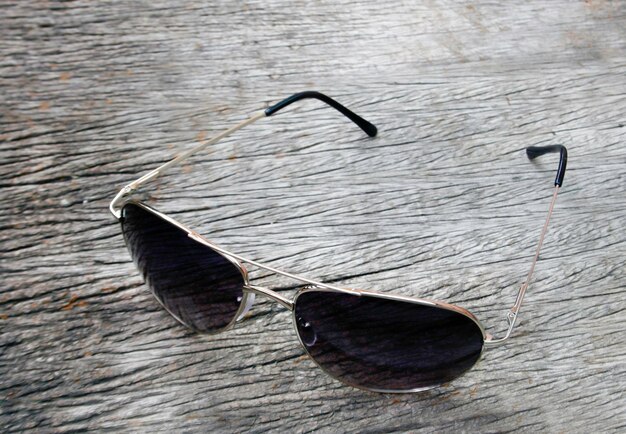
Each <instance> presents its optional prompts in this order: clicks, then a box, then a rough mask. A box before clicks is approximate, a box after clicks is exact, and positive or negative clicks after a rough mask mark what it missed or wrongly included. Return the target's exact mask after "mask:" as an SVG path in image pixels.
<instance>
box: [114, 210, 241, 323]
mask: <svg viewBox="0 0 626 434" xmlns="http://www.w3.org/2000/svg"><path fill="white" fill-rule="evenodd" d="M121 222H122V232H123V233H124V238H125V240H126V245H127V246H128V250H129V251H130V254H131V256H132V257H133V260H134V261H135V264H136V265H137V268H138V269H139V270H140V271H141V273H142V275H143V277H144V279H145V281H146V283H147V284H148V286H149V287H150V288H151V289H152V291H153V293H154V295H155V296H156V297H157V299H158V300H159V301H160V302H161V303H162V304H163V305H164V306H165V307H166V308H167V309H168V310H169V311H170V312H171V313H172V314H173V315H174V316H176V317H177V318H179V319H180V320H181V321H182V322H183V323H185V324H186V325H187V326H189V327H191V328H192V329H194V330H196V331H200V332H212V331H217V330H219V329H221V328H223V327H225V326H227V325H228V324H229V323H230V322H231V321H232V320H233V318H234V317H235V315H236V313H237V310H238V309H239V305H240V303H241V300H242V299H243V285H244V279H243V276H242V274H241V272H240V271H239V269H238V268H237V267H236V266H235V265H234V264H233V263H232V262H230V261H229V260H228V259H227V258H225V257H224V256H222V255H221V254H219V253H217V252H216V251H214V250H213V249H211V248H209V247H207V246H204V245H202V244H200V243H199V242H197V241H195V240H193V239H191V238H189V237H188V235H187V232H186V231H184V230H183V229H181V228H179V227H177V226H175V225H173V224H172V223H170V222H168V221H166V220H164V219H162V218H160V217H158V216H157V215H155V214H153V213H151V212H149V211H147V210H145V209H144V208H142V207H140V206H138V205H136V204H133V203H130V204H127V205H125V206H124V208H123V209H122V219H121Z"/></svg>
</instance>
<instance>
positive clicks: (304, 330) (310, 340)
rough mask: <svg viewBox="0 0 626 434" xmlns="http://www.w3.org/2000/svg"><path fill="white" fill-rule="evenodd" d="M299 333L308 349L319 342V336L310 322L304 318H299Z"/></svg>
mask: <svg viewBox="0 0 626 434" xmlns="http://www.w3.org/2000/svg"><path fill="white" fill-rule="evenodd" d="M297 323H298V333H299V334H300V339H301V340H302V343H303V344H304V345H306V346H307V347H312V346H313V345H315V343H316V342H317V334H316V333H315V330H314V329H313V326H312V325H311V323H310V322H308V321H307V320H306V319H304V318H302V317H300V316H299V317H298V318H297Z"/></svg>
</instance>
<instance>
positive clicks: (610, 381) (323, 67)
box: [0, 0, 626, 432]
mask: <svg viewBox="0 0 626 434" xmlns="http://www.w3.org/2000/svg"><path fill="white" fill-rule="evenodd" d="M203 3H204V2H189V3H186V4H180V5H179V6H175V5H174V3H172V2H168V1H162V0H159V1H144V2H131V3H129V4H120V3H118V2H111V3H107V4H105V3H104V2H98V3H94V2H60V3H57V2H48V1H42V2H15V4H11V3H8V2H2V4H0V10H1V14H0V29H1V34H2V38H1V41H0V54H1V58H0V90H1V98H2V111H1V115H0V116H1V117H0V120H1V121H0V122H1V123H0V125H1V131H0V134H2V135H1V145H0V146H1V147H0V157H1V161H2V164H1V165H0V183H1V188H2V195H1V197H0V201H1V206H0V225H1V227H2V235H1V239H2V243H1V245H0V250H1V252H2V257H1V261H2V262H1V267H2V287H1V288H0V291H1V293H0V378H1V379H2V380H1V383H0V427H1V430H2V431H3V432H14V431H22V430H29V429H33V428H36V429H38V430H42V431H73V430H83V429H112V430H116V431H118V430H120V431H171V430H181V429H185V430H191V431H232V432H240V431H250V432H262V431H272V430H276V431H286V432H291V431H295V432H307V431H313V430H319V431H322V432H335V431H350V432H382V431H412V432H414V431H424V432H441V431H448V432H452V431H510V430H519V431H525V432H538V431H543V432H611V431H612V432H619V431H622V432H623V431H624V430H625V429H626V420H625V416H624V408H625V407H626V405H625V404H626V402H625V398H624V393H623V390H624V385H625V384H624V383H625V380H624V378H625V377H626V366H625V365H626V363H625V361H626V345H625V343H624V338H623V332H624V320H625V319H626V316H625V313H624V312H625V310H624V308H625V305H626V302H625V301H624V289H625V287H626V274H625V271H624V270H625V263H626V244H625V239H626V235H625V233H626V232H625V230H624V228H625V227H626V194H625V187H624V184H625V182H626V177H625V175H626V150H625V148H626V133H625V132H626V127H625V126H624V125H625V123H624V122H625V120H626V119H625V118H626V50H625V48H626V30H625V29H626V19H625V15H626V6H625V3H624V2H619V1H617V2H604V1H595V0H594V1H586V2H569V1H567V2H566V1H559V2H556V1H555V2H544V1H531V2H515V3H517V4H514V3H513V2H511V4H509V5H499V4H498V3H499V2H490V3H487V4H479V3H469V2H462V1H458V2H449V1H446V2H444V1H428V2H424V3H421V2H405V3H398V4H395V5H383V4H382V3H381V2H379V1H368V0H359V1H357V2H347V1H340V2H319V3H318V2H316V3H315V4H309V2H292V1H278V0H273V1H270V2H265V1H264V2H260V1H251V2H245V3H241V2H232V3H231V4H213V5H211V4H203ZM304 89H317V90H320V91H323V92H326V93H328V94H329V95H331V96H334V97H336V98H337V99H338V100H339V101H341V102H343V103H345V104H346V105H348V106H349V107H351V108H353V109H354V110H355V111H357V112H358V113H360V114H362V115H363V116H365V117H367V118H368V119H370V120H371V121H372V122H374V123H375V124H377V125H378V127H379V128H380V134H379V136H378V137H377V138H375V139H368V138H367V137H365V136H364V135H363V134H362V133H361V132H360V131H359V130H358V129H357V128H355V127H354V126H352V125H350V124H349V123H348V122H347V121H345V120H344V119H343V118H342V117H341V116H339V115H338V114H336V113H335V112H333V111H332V110H330V109H326V108H323V107H322V106H321V104H319V103H315V102H306V103H303V104H301V105H300V107H298V108H290V109H289V113H287V112H285V113H281V114H280V115H278V116H277V117H276V118H271V119H268V120H264V121H262V122H260V123H258V124H256V125H255V126H253V127H250V128H248V129H246V130H243V131H241V132H240V133H238V134H237V135H236V136H234V137H232V138H231V139H229V140H226V141H225V142H223V143H220V144H219V145H216V146H214V147H213V148H212V149H211V150H210V152H207V153H206V154H203V155H201V156H199V157H198V158H196V159H195V160H194V161H192V162H191V163H190V164H188V165H185V166H184V167H182V168H181V169H179V170H174V171H173V172H172V173H171V174H170V175H168V176H165V177H164V178H162V179H160V180H159V181H158V182H156V183H154V184H152V185H151V188H149V189H148V190H146V197H147V198H149V199H150V200H151V203H152V204H153V205H154V206H155V207H157V208H158V209H160V210H162V211H164V212H168V213H171V214H172V215H173V216H175V217H176V218H178V219H179V220H180V221H182V222H185V223H187V224H189V225H191V226H192V227H194V228H196V229H197V230H198V231H199V232H202V233H204V234H205V235H207V236H208V237H209V238H211V239H213V240H215V241H217V242H219V243H221V244H222V245H224V246H227V247H229V248H231V249H232V250H234V251H236V252H239V253H241V254H247V255H249V256H251V257H253V258H257V259H262V260H266V261H269V262H270V263H272V264H274V265H276V266H279V267H282V268H284V269H287V270H291V271H294V272H298V273H304V274H307V275H310V276H312V277H318V278H321V279H326V280H330V281H333V282H338V283H340V284H345V285H351V286H355V287H363V288H369V289H377V290H381V291H396V292H398V293H401V294H410V295H416V296H423V297H430V298H438V299H444V300H449V301H452V302H455V303H458V304H460V305H462V306H465V307H467V308H469V309H470V310H471V311H472V312H474V313H475V314H476V315H478V316H479V317H480V318H481V319H482V320H483V321H484V323H485V324H486V325H487V327H488V329H489V331H491V332H494V333H497V332H500V333H501V332H502V331H504V328H505V318H504V314H505V312H506V309H507V308H508V307H510V305H512V303H513V301H514V297H515V294H516V292H517V288H518V286H519V284H520V282H521V281H522V280H523V278H524V276H525V273H526V271H527V267H528V265H529V262H530V260H531V257H532V254H533V249H534V245H535V243H536V240H537V237H538V234H539V231H540V227H541V224H542V221H543V218H544V213H545V211H546V208H547V205H548V199H549V195H550V194H551V187H550V186H551V181H552V179H553V173H554V169H555V168H556V157H555V156H552V157H542V158H541V159H540V160H538V161H536V163H530V162H529V161H528V160H526V159H525V157H524V154H523V151H522V149H523V148H524V147H526V146H529V145H537V144H541V145H544V144H554V143H562V144H565V145H566V146H568V148H569V150H570V165H569V169H568V173H567V176H566V179H565V184H564V188H563V191H562V194H561V196H560V198H559V201H558V202H557V206H556V210H555V214H554V219H553V225H552V227H551V229H550V232H549V234H548V237H547V240H546V245H545V250H544V252H543V254H542V259H541V262H540V263H539V265H538V268H537V272H536V278H535V281H534V283H533V284H532V286H531V288H530V290H529V292H528V295H527V298H526V302H525V305H524V308H523V310H522V316H521V321H520V323H519V326H518V327H517V329H516V331H515V335H514V337H513V338H512V339H511V341H510V343H509V344H507V345H506V346H503V347H499V348H496V349H491V350H488V351H486V353H485V355H484V358H483V359H482V361H481V362H480V363H479V364H478V366H476V368H475V369H474V370H473V371H471V372H470V373H468V374H467V375H465V376H464V377H462V378H460V379H459V380H457V381H455V382H453V383H452V384H450V385H448V386H445V387H442V388H440V389H437V390H433V391H429V392H426V393H422V394H415V395H402V396H394V395H379V394H372V393H366V392H362V391H358V390H355V389H351V388H348V387H344V386H342V385H341V384H340V383H338V382H335V381H333V380H331V379H329V378H328V377H327V376H325V375H324V374H323V373H321V371H319V370H318V369H317V368H315V366H314V365H313V363H312V362H310V361H309V360H307V359H306V358H304V357H303V351H302V350H301V349H300V348H299V347H298V344H297V340H296V336H295V333H294V332H293V330H292V328H291V323H290V316H289V314H288V313H287V312H286V311H285V310H283V309H281V308H280V307H279V306H277V305H274V304H271V303H269V302H267V301H263V300H259V302H258V303H257V304H256V305H255V306H254V308H253V311H252V314H251V315H250V317H249V318H248V319H247V320H246V321H244V322H242V323H240V325H239V326H238V327H237V328H236V329H235V330H233V331H230V332H228V333H225V334H223V335H220V336H216V337H210V338H208V337H198V336H196V335H193V334H192V333H190V332H188V331H186V330H185V329H184V328H183V327H181V326H179V325H177V324H176V323H175V321H173V320H172V319H170V318H169V317H168V316H167V315H166V314H165V313H164V312H163V311H162V310H161V309H160V308H159V306H158V305H157V303H156V302H155V301H154V300H153V299H152V298H151V296H150V295H149V294H148V292H147V291H146V289H145V287H144V286H143V285H142V283H141V281H140V278H139V276H138V274H137V273H136V271H135V270H134V268H133V265H132V263H131V262H130V260H129V257H128V254H127V253H126V250H125V247H124V245H123V240H122V237H121V235H120V233H119V228H118V226H117V224H116V223H115V221H114V220H113V218H112V217H111V215H110V214H109V213H108V211H107V204H108V201H109V200H110V199H111V198H112V196H113V195H114V193H115V192H116V191H117V189H119V187H121V186H122V185H123V184H124V183H126V182H128V181H129V180H131V179H133V177H134V176H135V174H136V173H141V172H144V171H146V170H148V169H150V168H152V167H154V166H155V165H157V164H158V163H160V162H162V161H164V160H166V159H167V158H169V157H170V156H172V155H173V154H174V153H175V152H177V151H178V150H181V149H186V147H187V146H189V144H191V143H194V142H197V141H199V140H203V139H205V138H206V137H209V136H210V135H211V134H213V133H216V132H219V131H220V130H222V129H223V128H225V127H227V126H230V125H232V124H233V123H235V122H238V121H239V120H241V119H243V118H244V116H245V115H247V114H249V113H252V112H253V111H255V110H257V109H260V108H263V107H264V106H265V105H266V104H267V103H269V102H272V101H276V100H278V99H280V98H283V97H285V96H287V95H289V94H290V93H292V92H294V91H300V90H304ZM191 169H195V170H193V171H192V170H191ZM252 277H253V278H254V279H255V281H256V282H258V283H259V284H263V285H267V286H271V287H277V288H282V289H284V290H285V291H286V292H285V294H291V293H293V282H290V281H288V280H284V279H282V278H276V277H275V276H269V275H267V273H259V272H255V271H253V272H252Z"/></svg>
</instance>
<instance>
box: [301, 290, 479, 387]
mask: <svg viewBox="0 0 626 434" xmlns="http://www.w3.org/2000/svg"><path fill="white" fill-rule="evenodd" d="M355 291H358V294H350V295H354V296H357V297H360V296H366V297H374V298H382V299H385V300H394V301H401V302H405V303H413V304H418V305H420V306H430V307H436V308H440V309H444V310H449V311H452V312H456V313H458V314H461V315H464V316H465V317H467V318H469V319H471V320H472V321H473V322H474V324H476V326H477V327H478V328H479V329H480V331H481V333H482V336H483V341H482V345H481V347H480V353H479V354H478V358H477V359H476V361H475V362H474V363H473V364H472V366H470V367H469V368H467V369H466V370H465V371H463V372H462V373H461V374H460V375H458V376H456V377H454V378H452V379H451V380H449V381H446V382H443V383H437V384H434V385H432V386H425V387H416V388H413V389H382V388H376V387H366V386H362V385H359V384H355V383H352V382H349V381H345V380H343V379H341V378H339V377H337V376H335V375H333V374H331V373H330V372H328V370H326V368H324V367H323V366H322V365H320V364H319V363H318V362H317V360H315V358H314V357H313V356H312V355H311V353H310V352H309V350H308V349H307V347H306V345H304V342H302V338H301V337H300V333H299V332H298V325H297V318H296V309H295V306H296V305H297V302H298V297H300V296H301V295H302V294H304V293H307V292H339V291H334V290H332V289H327V288H315V287H304V288H302V289H300V290H298V292H297V293H296V295H295V296H294V298H293V304H294V309H293V310H292V311H291V323H292V325H293V328H294V331H295V333H296V336H297V337H298V342H300V346H301V347H302V349H303V350H304V352H305V353H306V355H307V356H308V358H309V359H310V360H311V361H312V362H313V363H314V364H315V366H317V367H318V368H320V369H321V370H322V371H323V372H324V373H325V374H326V375H328V376H329V377H330V378H332V379H333V380H335V381H339V382H340V383H343V384H345V385H347V386H350V387H354V388H356V389H360V390H364V391H366V392H376V393H393V394H406V393H418V392H425V391H427V390H431V389H436V388H438V387H441V386H443V385H445V384H447V383H449V382H451V381H455V380H457V379H459V378H461V377H462V376H464V375H465V374H467V373H468V372H469V371H471V370H472V368H474V366H476V365H477V364H478V362H480V360H481V359H482V355H483V352H484V351H485V346H486V345H485V343H486V341H485V339H486V334H485V330H484V328H483V327H482V324H481V323H480V321H479V320H478V319H477V318H476V317H475V316H474V315H473V314H472V313H471V312H469V311H468V310H467V309H464V308H462V307H459V306H455V305H453V304H449V303H445V302H438V301H436V300H427V299H420V298H416V297H408V296H402V295H395V294H387V293H384V292H376V291H368V290H355Z"/></svg>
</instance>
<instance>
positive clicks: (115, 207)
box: [109, 91, 378, 218]
mask: <svg viewBox="0 0 626 434" xmlns="http://www.w3.org/2000/svg"><path fill="white" fill-rule="evenodd" d="M305 98H315V99H318V100H320V101H322V102H325V103H326V104H328V105H329V106H331V107H333V108H334V109H336V110H338V111H339V112H341V113H342V114H344V115H345V116H347V117H348V118H349V119H350V120H351V121H352V122H354V123H355V124H357V125H358V126H359V127H360V128H361V129H362V130H363V131H365V132H366V133H367V135H368V136H370V137H374V136H375V135H376V133H377V131H378V130H377V129H376V127H375V126H374V125H373V124H371V123H370V122H368V121H366V120H365V119H363V118H362V117H360V116H359V115H357V114H356V113H354V112H352V111H350V110H348V109H347V108H345V107H344V106H342V105H341V104H339V103H338V102H337V101H335V100H334V99H332V98H330V97H328V96H326V95H324V94H322V93H319V92H314V91H307V92H300V93H296V94H294V95H292V96H290V97H289V98H285V99H284V100H282V101H280V102H279V103H277V104H274V105H272V106H270V107H268V108H267V109H265V110H264V111H262V112H260V113H256V114H255V115H253V116H251V117H250V118H248V119H246V120H245V121H243V122H241V123H239V124H237V125H235V126H233V127H231V128H229V129H227V130H226V131H223V132H221V133H220V134H218V135H217V136H215V137H212V138H211V139H209V140H207V141H206V142H204V143H201V144H199V145H196V146H195V147H193V148H191V149H189V150H187V151H185V152H182V153H181V154H178V155H177V156H176V157H175V158H173V159H172V160H170V161H168V162H167V163H165V164H162V165H161V166H159V167H157V168H156V169H154V170H151V171H150V172H148V173H146V174H145V175H143V176H142V177H141V178H139V179H136V180H134V181H133V182H131V183H130V184H128V185H126V186H125V187H124V188H122V189H121V190H120V191H119V192H118V193H117V195H116V196H115V197H114V198H113V200H112V201H111V204H110V205H109V210H110V211H111V213H112V214H113V215H114V216H115V217H116V218H120V207H121V205H122V204H123V203H124V201H125V199H126V197H128V196H129V195H130V194H131V193H132V192H134V191H135V190H137V189H138V188H139V186H140V185H141V184H144V183H146V182H148V181H150V180H152V179H154V178H156V177H157V176H159V175H160V174H161V173H163V172H164V171H165V170H167V169H168V168H170V167H171V166H174V165H175V164H178V163H180V162H181V161H183V160H185V159H187V158H189V157H190V156H191V155H193V154H195V153H197V152H199V151H202V150H203V149H205V148H207V147H208V146H211V145H213V144H214V143H217V142H218V141H220V140H221V139H223V138H224V137H226V136H229V135H230V134H232V133H234V132H235V131H237V130H240V129H241V128H243V127H245V126H246V125H249V124H251V123H253V122H255V121H257V120H259V119H261V118H263V117H268V116H271V115H273V114H274V113H276V112H277V111H279V110H281V109H283V108H285V107H287V106H288V105H290V104H292V103H294V102H296V101H299V100H301V99H305Z"/></svg>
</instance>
